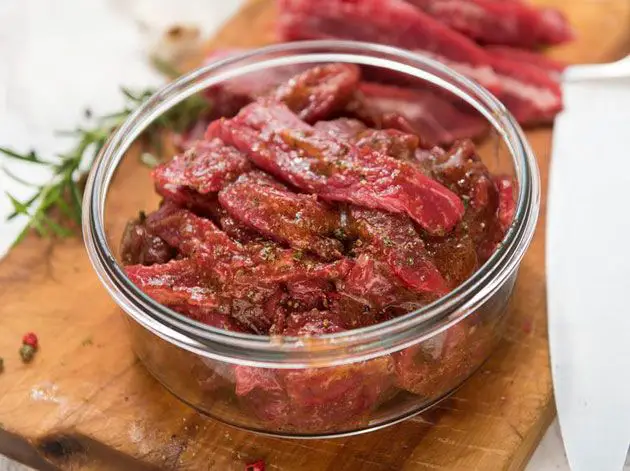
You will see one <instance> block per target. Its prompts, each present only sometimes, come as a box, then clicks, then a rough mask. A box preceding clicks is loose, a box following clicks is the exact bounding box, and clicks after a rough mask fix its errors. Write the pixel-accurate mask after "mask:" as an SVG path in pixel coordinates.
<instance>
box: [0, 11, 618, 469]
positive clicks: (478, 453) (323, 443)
mask: <svg viewBox="0 0 630 471" xmlns="http://www.w3.org/2000/svg"><path fill="white" fill-rule="evenodd" d="M545 4H550V5H554V6H557V7H558V8H561V9H562V10H564V11H565V12H566V13H567V14H568V15H569V17H570V19H571V22H572V24H573V25H574V26H575V28H576V29H577V31H578V34H579V36H578V39H577V40H576V41H575V42H574V43H572V44H571V45H568V46H564V47H561V48H558V49H556V50H554V51H552V54H553V55H554V56H556V57H558V58H561V59H565V60H568V61H570V62H573V63H577V62H603V61H609V60H613V59H616V58H619V57H621V56H623V55H624V53H626V52H628V50H629V49H630V2H628V1H627V0H600V1H595V0H554V1H552V0H547V1H545ZM273 19H274V11H273V5H272V2H271V1H270V0H258V1H252V2H250V3H249V4H247V5H246V7H245V8H244V9H243V10H242V11H241V12H240V13H239V14H238V15H237V16H236V17H235V18H233V19H232V20H231V21H230V22H229V23H228V24H226V25H225V27H224V28H223V29H222V30H221V32H219V34H218V35H217V37H216V39H215V40H213V42H212V46H221V47H229V46H235V47H252V46H257V45H261V44H265V43H269V42H272V41H273V39H274V36H273ZM528 136H529V138H530V140H531V142H532V144H533V147H534V149H535V150H536V152H537V156H538V162H539V165H540V170H541V176H542V182H543V196H544V194H545V191H546V184H547V167H548V160H549V151H550V129H537V130H532V131H529V132H528ZM150 191H151V184H150V182H149V177H148V170H146V169H144V168H142V167H141V166H140V165H139V164H138V163H137V159H127V161H126V162H125V166H124V168H122V169H121V172H120V174H119V178H117V179H116V188H115V189H114V194H115V195H117V196H114V197H113V199H112V202H111V204H112V205H114V207H115V208H119V209H120V216H119V218H118V219H115V218H114V220H112V221H111V222H110V223H109V225H108V231H110V233H111V234H114V235H115V237H117V234H119V233H120V232H119V231H120V227H121V226H122V224H123V223H124V220H125V219H126V217H127V216H128V215H129V214H131V213H133V211H134V210H135V209H137V208H138V201H140V200H141V196H140V195H144V196H146V194H147V193H146V192H150ZM545 210H546V208H545V199H544V198H543V205H542V208H541V218H540V222H539V225H538V230H537V233H536V236H535V239H534V241H533V243H532V245H531V248H530V250H529V252H528V253H527V255H526V257H525V259H524V261H523V264H522V268H521V270H520V275H519V278H518V281H517V285H516V289H515V292H514V296H513V299H512V302H511V305H510V309H511V310H512V315H511V320H510V322H509V327H508V331H507V334H506V336H505V338H504V340H503V341H502V343H501V345H500V346H499V348H498V350H497V351H496V353H495V354H494V355H493V356H492V358H491V359H490V361H489V362H488V363H487V364H486V365H485V366H484V367H483V369H482V370H481V371H479V372H478V373H477V374H476V375H475V376H473V377H472V378H471V379H470V380H469V381H468V382H467V383H466V384H465V386H464V387H462V388H461V389H460V390H459V391H458V392H457V393H456V394H455V395H454V396H452V397H451V398H450V399H448V400H446V401H445V402H443V403H442V404H441V405H439V406H438V407H436V408H435V409H434V410H433V411H431V412H430V413H428V414H425V415H423V416H417V417H415V418H413V419H409V420H407V421H405V422H403V423H401V424H399V425H396V426H393V427H390V428H387V429H385V430H381V431H378V432H374V433H369V434H365V435H360V436H357V437H352V438H344V439H327V440H310V441H300V440H285V439H278V438H269V437H263V436H257V435H254V434H252V433H249V432H244V431H240V430H236V429H234V428H230V427H228V426H225V425H222V424H220V423H218V422H215V421H212V420H209V419H206V418H204V417H202V416H201V415H199V414H198V413H196V412H195V411H194V410H193V409H191V408H189V407H188V406H186V405H184V404H182V403H181V402H179V401H178V400H177V399H176V398H174V397H173V396H171V395H170V394H169V393H168V392H166V391H165V390H164V389H163V388H162V387H161V386H159V385H158V384H157V383H156V382H155V381H154V380H153V379H152V378H151V377H150V376H149V375H148V374H147V372H145V370H144V369H143V368H142V367H141V365H139V364H138V362H137V360H136V359H135V357H134V356H133V354H132V353H131V348H130V343H129V342H130V341H129V339H128V336H127V333H126V328H125V321H124V318H123V316H122V315H121V313H120V311H119V310H118V308H117V307H116V306H115V304H114V302H113V301H112V300H111V299H110V298H109V296H108V295H107V293H106V292H105V290H104V288H103V287H102V286H101V284H100V282H99V281H98V279H97V278H96V275H95V274H94V273H93V271H92V268H91V266H90V264H89V262H88V259H87V256H86V254H85V250H84V248H83V244H82V242H81V241H80V240H79V239H71V240H62V241H56V242H50V241H46V240H40V239H37V238H36V237H34V236H33V237H29V238H27V239H26V241H25V242H24V243H23V244H22V245H20V246H19V247H17V248H16V249H14V250H13V251H12V252H11V253H10V254H9V255H8V256H7V257H6V258H5V259H4V260H3V261H2V262H1V263H0V300H1V303H0V356H2V357H4V359H5V371H4V373H3V374H1V375H0V453H3V454H6V455H9V456H11V457H13V458H15V459H17V460H19V461H22V462H25V463H27V464H30V465H31V466H33V467H36V468H39V469H56V468H61V469H71V470H127V469H138V470H144V469H146V470H149V469H173V470H196V469H201V470H205V469H211V470H242V469H244V465H245V463H248V462H250V461H254V460H257V459H264V460H265V461H266V463H267V469H269V470H333V469H334V470H390V469H391V470H399V469H404V470H434V469H439V470H442V469H447V470H474V469H477V470H519V469H522V468H523V467H524V465H525V464H526V462H527V460H528V457H529V456H530V454H531V452H532V451H533V449H534V448H535V446H536V444H537V443H538V441H539V439H540V437H541V435H542V434H543V432H544V431H545V429H546V428H547V426H548V424H549V423H550V421H551V420H552V418H553V416H554V407H553V400H552V388H551V377H550V371H549V365H548V345H547V323H546V310H545V303H546V301H545V278H544V276H545V272H544V235H545V234H544V228H545ZM31 330H32V331H36V332H37V333H38V334H39V336H40V340H41V351H40V352H39V353H38V354H37V356H36V358H35V360H34V361H33V362H32V363H31V364H28V365H24V364H22V363H21V362H20V360H19V357H18V355H17V350H18V348H19V346H20V341H21V336H22V334H23V333H25V332H26V331H31Z"/></svg>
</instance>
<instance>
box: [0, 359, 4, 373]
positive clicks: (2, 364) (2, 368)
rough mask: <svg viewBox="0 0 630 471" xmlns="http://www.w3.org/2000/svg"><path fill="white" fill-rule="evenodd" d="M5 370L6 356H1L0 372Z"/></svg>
mask: <svg viewBox="0 0 630 471" xmlns="http://www.w3.org/2000/svg"><path fill="white" fill-rule="evenodd" d="M3 371H4V358H2V357H0V373H2V372H3Z"/></svg>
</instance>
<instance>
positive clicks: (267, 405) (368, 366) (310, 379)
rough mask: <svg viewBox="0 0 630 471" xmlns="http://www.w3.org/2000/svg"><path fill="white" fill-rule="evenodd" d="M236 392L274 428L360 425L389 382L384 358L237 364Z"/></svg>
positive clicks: (390, 372) (390, 373) (388, 365)
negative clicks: (311, 364)
mask: <svg viewBox="0 0 630 471" xmlns="http://www.w3.org/2000/svg"><path fill="white" fill-rule="evenodd" d="M235 378H236V395H237V396H239V397H240V400H241V402H242V403H243V405H244V406H246V407H247V408H248V410H251V412H252V413H253V414H254V415H255V416H256V417H258V418H259V419H260V420H262V421H264V422H265V423H266V424H269V425H270V426H272V427H276V428H278V429H280V430H284V431H291V430H297V431H302V432H303V431H304V430H307V431H308V430H313V431H319V430H325V429H334V428H335V427H339V426H343V427H348V426H351V424H355V425H356V426H360V425H361V424H364V423H366V422H367V420H368V414H369V413H370V411H371V410H373V409H374V407H376V405H378V403H379V401H381V400H382V399H383V396H384V394H385V392H386V391H387V390H388V388H389V387H390V385H391V384H392V381H393V363H392V361H391V358H390V357H388V356H386V357H383V358H377V359H374V360H370V361H366V362H359V363H353V364H351V365H343V366H335V367H332V368H310V369H301V370H300V369H298V370H277V369H267V368H252V367H247V366H237V367H236V369H235Z"/></svg>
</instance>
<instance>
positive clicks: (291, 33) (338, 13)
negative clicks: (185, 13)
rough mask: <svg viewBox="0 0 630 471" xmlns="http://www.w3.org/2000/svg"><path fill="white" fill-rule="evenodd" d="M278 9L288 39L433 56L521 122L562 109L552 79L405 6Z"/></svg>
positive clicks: (287, 1)
mask: <svg viewBox="0 0 630 471" xmlns="http://www.w3.org/2000/svg"><path fill="white" fill-rule="evenodd" d="M280 6H281V10H280V11H281V15H280V22H279V28H280V32H281V34H282V35H283V37H284V38H285V39H288V40H297V39H331V38H340V39H352V40H361V41H369V42H376V43H384V44H389V45H392V46H398V47H401V48H404V49H409V50H412V51H417V52H419V53H423V54H426V55H429V56H433V57H435V58H436V59H438V60H440V61H442V62H444V63H445V64H447V65H450V66H451V67H452V68H454V69H455V70H458V71H459V72H461V73H462V74H464V75H466V76H468V77H470V78H473V79H475V80H477V81H478V82H479V83H481V84H482V85H484V86H485V87H486V88H488V89H489V90H490V91H491V92H493V93H495V94H496V95H497V96H498V97H499V98H500V99H501V100H502V101H503V102H504V103H505V104H506V105H507V107H508V109H510V111H512V113H513V114H514V115H515V116H516V118H517V119H518V120H519V121H521V122H526V123H538V122H547V121H549V120H550V119H551V118H552V117H553V116H555V114H557V113H558V111H560V110H561V109H562V97H561V91H560V88H559V86H558V84H557V83H556V81H555V80H554V79H553V78H551V77H550V76H549V75H548V74H546V73H544V72H543V71H541V70H540V69H539V68H537V67H533V66H531V65H528V64H527V63H521V62H519V61H516V60H508V59H506V58H504V57H499V56H497V57H495V56H493V55H491V54H489V53H487V52H486V51H485V50H483V49H482V48H481V47H480V46H478V45H477V44H475V43H474V42H472V40H470V39H468V38H466V37H464V36H463V35H461V34H460V33H458V32H456V31H453V30H451V29H449V28H448V27H446V26H444V25H442V24H441V23H440V22H439V21H438V20H436V19H435V18H432V17H430V16H428V15H427V14H425V13H424V12H422V11H421V10H420V9H418V8H416V7H414V6H413V5H410V4H408V3H405V2H404V1H403V0H362V1H360V2H359V1H354V0H280ZM349 18H351V19H352V21H349V20H348V19H349Z"/></svg>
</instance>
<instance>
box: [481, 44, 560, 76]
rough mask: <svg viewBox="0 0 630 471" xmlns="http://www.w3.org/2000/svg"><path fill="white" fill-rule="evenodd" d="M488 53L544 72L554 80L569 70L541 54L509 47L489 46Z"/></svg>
mask: <svg viewBox="0 0 630 471" xmlns="http://www.w3.org/2000/svg"><path fill="white" fill-rule="evenodd" d="M485 49H486V51H487V52H488V53H489V54H491V55H492V56H493V57H496V58H502V59H508V60H511V61H517V62H520V63H522V64H527V65H531V66H534V67H537V68H539V69H542V70H544V71H545V72H547V73H548V74H549V76H550V77H551V78H553V79H554V80H559V79H560V75H561V74H562V72H564V69H566V68H567V66H566V64H563V63H562V62H559V61H557V60H554V59H552V58H551V57H548V56H546V55H544V54H542V53H540V52H534V51H528V50H526V49H517V48H515V47H508V46H487V47H486V48H485Z"/></svg>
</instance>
